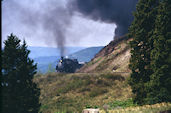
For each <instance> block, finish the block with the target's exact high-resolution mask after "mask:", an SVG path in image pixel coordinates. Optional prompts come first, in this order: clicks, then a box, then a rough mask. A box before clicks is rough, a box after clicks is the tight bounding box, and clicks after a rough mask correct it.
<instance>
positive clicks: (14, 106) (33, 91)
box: [1, 34, 40, 113]
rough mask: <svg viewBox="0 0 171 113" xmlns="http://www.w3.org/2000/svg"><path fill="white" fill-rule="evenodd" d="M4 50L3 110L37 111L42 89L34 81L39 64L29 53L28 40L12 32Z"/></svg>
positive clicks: (5, 42) (5, 111) (8, 111)
mask: <svg viewBox="0 0 171 113" xmlns="http://www.w3.org/2000/svg"><path fill="white" fill-rule="evenodd" d="M4 44H5V47H4V49H3V50H2V82H1V86H2V99H3V100H2V112H3V113H12V112H14V111H15V112H16V113H37V112H38V111H39V107H40V104H39V95H40V89H39V88H37V85H36V84H35V83H34V82H33V81H32V80H33V76H34V74H35V73H36V69H37V65H36V64H34V61H33V60H31V59H30V58H29V57H28V55H29V53H30V51H29V50H27V46H26V42H25V41H24V42H23V44H22V45H20V40H19V39H18V38H17V37H16V36H14V35H13V34H11V35H10V36H8V39H7V40H5V41H4Z"/></svg>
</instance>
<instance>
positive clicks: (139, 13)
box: [129, 0, 159, 104]
mask: <svg viewBox="0 0 171 113" xmlns="http://www.w3.org/2000/svg"><path fill="white" fill-rule="evenodd" d="M158 1H159V0H139V2H138V4H137V6H136V12H135V13H134V21H133V23H132V25H131V26H130V28H129V37H130V38H133V40H132V41H131V42H130V45H131V48H132V50H131V59H130V69H131V70H132V73H131V77H130V80H129V84H130V86H131V87H132V92H133V93H134V95H135V96H134V98H133V100H134V102H136V103H138V104H144V103H145V100H144V99H145V98H146V96H147V95H146V94H147V91H146V86H145V83H148V82H149V81H150V75H151V74H152V73H153V70H152V69H151V65H150V61H151V58H150V54H151V50H152V49H153V39H152V38H151V37H152V35H153V29H154V24H155V23H154V22H155V17H156V7H157V6H158Z"/></svg>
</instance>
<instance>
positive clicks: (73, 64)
mask: <svg viewBox="0 0 171 113" xmlns="http://www.w3.org/2000/svg"><path fill="white" fill-rule="evenodd" d="M81 67H82V64H79V62H78V60H77V59H69V58H64V57H61V59H60V60H59V62H58V64H57V66H56V71H57V72H60V73H74V72H75V71H76V70H77V69H79V68H81Z"/></svg>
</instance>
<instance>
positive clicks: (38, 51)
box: [28, 46, 86, 58]
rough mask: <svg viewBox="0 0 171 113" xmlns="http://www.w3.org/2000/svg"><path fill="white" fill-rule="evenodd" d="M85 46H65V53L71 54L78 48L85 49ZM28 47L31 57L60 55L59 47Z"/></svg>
mask: <svg viewBox="0 0 171 113" xmlns="http://www.w3.org/2000/svg"><path fill="white" fill-rule="evenodd" d="M85 48H86V47H66V51H65V52H66V55H69V54H72V53H74V52H77V51H79V50H82V49H85ZM28 49H29V50H30V51H31V53H30V55H29V56H30V57H31V58H38V57H45V56H60V49H59V48H53V47H33V46H29V47H28Z"/></svg>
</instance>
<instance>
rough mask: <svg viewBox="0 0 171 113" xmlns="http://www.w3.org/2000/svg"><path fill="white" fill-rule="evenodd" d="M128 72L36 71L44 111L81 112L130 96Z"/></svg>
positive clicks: (44, 112) (49, 112) (45, 112)
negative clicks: (42, 72) (44, 73)
mask: <svg viewBox="0 0 171 113" xmlns="http://www.w3.org/2000/svg"><path fill="white" fill-rule="evenodd" d="M127 77H128V75H127V74H122V75H120V74H118V73H115V74H114V73H113V74H112V73H108V74H96V73H91V74H81V73H76V74H57V73H51V74H47V75H36V77H35V79H34V80H35V82H37V83H38V85H39V87H40V88H41V96H40V100H41V103H42V107H41V111H42V112H43V113H55V112H62V111H68V112H69V113H70V112H76V111H77V112H78V111H79V112H81V111H82V110H83V109H84V108H86V107H99V108H101V109H103V106H104V105H105V104H108V103H111V102H113V101H115V100H127V99H129V98H131V95H132V94H131V89H130V87H129V86H128V85H127V84H126V79H127Z"/></svg>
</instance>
